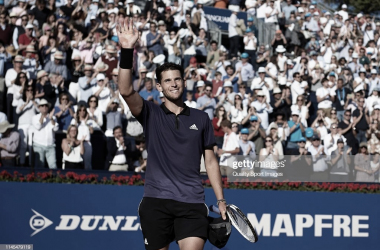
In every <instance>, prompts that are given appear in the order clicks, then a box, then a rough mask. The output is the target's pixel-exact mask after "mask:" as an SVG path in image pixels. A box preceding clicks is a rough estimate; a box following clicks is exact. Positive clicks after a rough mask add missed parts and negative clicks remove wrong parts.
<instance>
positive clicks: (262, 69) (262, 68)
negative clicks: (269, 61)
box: [258, 67, 266, 73]
mask: <svg viewBox="0 0 380 250" xmlns="http://www.w3.org/2000/svg"><path fill="white" fill-rule="evenodd" d="M258 73H266V71H265V68H264V67H260V68H259V70H258Z"/></svg>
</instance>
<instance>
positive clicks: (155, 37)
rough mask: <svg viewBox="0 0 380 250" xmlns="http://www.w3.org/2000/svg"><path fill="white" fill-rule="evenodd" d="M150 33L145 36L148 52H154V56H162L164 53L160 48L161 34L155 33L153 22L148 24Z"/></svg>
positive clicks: (155, 28)
mask: <svg viewBox="0 0 380 250" xmlns="http://www.w3.org/2000/svg"><path fill="white" fill-rule="evenodd" d="M149 31H150V32H149V33H148V34H147V35H146V42H147V48H148V50H151V51H153V52H154V54H155V55H162V54H163V53H164V51H163V48H162V42H163V41H162V38H163V37H162V34H161V33H158V32H157V25H156V23H154V22H151V23H150V30H149Z"/></svg>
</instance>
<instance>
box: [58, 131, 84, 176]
mask: <svg viewBox="0 0 380 250" xmlns="http://www.w3.org/2000/svg"><path fill="white" fill-rule="evenodd" d="M66 137H67V138H65V139H63V140H62V144H61V148H62V151H63V161H64V164H65V169H83V158H82V156H83V155H84V146H83V141H84V140H83V139H82V140H78V128H77V127H76V126H75V125H70V126H69V127H68V128H67V136H66Z"/></svg>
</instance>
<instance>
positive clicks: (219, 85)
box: [211, 71, 223, 97]
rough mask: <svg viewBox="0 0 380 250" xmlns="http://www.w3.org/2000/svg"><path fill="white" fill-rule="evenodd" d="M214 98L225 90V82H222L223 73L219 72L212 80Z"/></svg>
mask: <svg viewBox="0 0 380 250" xmlns="http://www.w3.org/2000/svg"><path fill="white" fill-rule="evenodd" d="M211 83H212V96H213V97H217V96H219V95H220V94H221V93H222V89H223V80H222V73H220V72H219V71H217V72H215V78H214V79H212V81H211Z"/></svg>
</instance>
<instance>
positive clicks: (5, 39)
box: [0, 12, 12, 46]
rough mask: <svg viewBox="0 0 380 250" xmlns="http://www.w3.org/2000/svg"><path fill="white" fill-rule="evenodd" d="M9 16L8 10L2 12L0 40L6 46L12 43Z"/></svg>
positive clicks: (0, 14)
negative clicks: (7, 19) (7, 20)
mask: <svg viewBox="0 0 380 250" xmlns="http://www.w3.org/2000/svg"><path fill="white" fill-rule="evenodd" d="M7 16H8V15H7V13H6V12H1V13H0V41H1V42H2V43H3V44H4V45H5V46H8V45H10V44H12V27H11V25H9V24H8V22H6V18H7Z"/></svg>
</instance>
